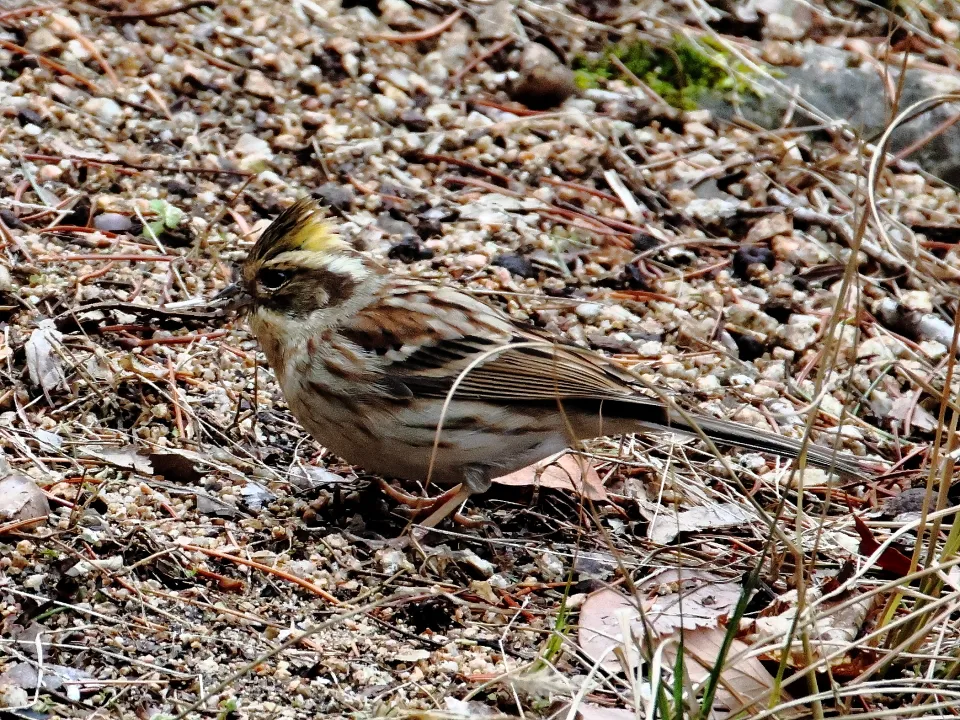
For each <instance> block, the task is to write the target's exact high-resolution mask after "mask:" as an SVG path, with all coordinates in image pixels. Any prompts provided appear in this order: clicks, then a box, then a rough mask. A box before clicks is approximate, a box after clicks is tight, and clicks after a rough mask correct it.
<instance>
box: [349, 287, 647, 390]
mask: <svg viewBox="0 0 960 720" xmlns="http://www.w3.org/2000/svg"><path fill="white" fill-rule="evenodd" d="M389 293H390V295H389V297H386V298H384V302H382V303H376V304H375V305H374V306H371V307H369V308H367V309H364V310H361V311H360V312H359V313H358V314H357V315H356V316H355V317H353V318H352V319H351V320H350V321H349V322H348V324H347V325H346V326H345V327H343V328H341V331H342V332H343V334H344V336H345V337H346V338H347V339H348V340H350V341H351V342H353V343H355V344H356V345H358V346H360V348H361V349H363V350H367V351H370V352H373V353H375V354H376V355H378V356H380V358H382V363H383V364H382V373H383V375H384V378H385V381H386V383H387V384H388V385H390V386H395V385H396V384H397V383H402V384H404V385H406V386H407V387H408V388H409V389H410V391H411V392H412V393H413V395H414V397H416V396H421V397H445V396H446V395H447V393H448V392H449V390H450V388H451V387H452V386H453V385H454V383H456V382H457V380H458V378H460V380H459V384H458V385H457V390H456V395H457V396H458V397H465V398H471V399H478V400H483V399H491V400H494V399H495V400H521V401H522V400H549V399H561V400H563V399H573V398H596V399H608V398H623V397H625V396H628V395H631V394H633V393H634V392H635V391H634V390H633V389H632V388H631V387H630V385H629V384H628V383H627V382H625V381H624V380H623V379H622V378H620V377H618V376H617V375H616V374H615V372H614V371H613V368H612V367H610V366H608V365H606V364H605V363H604V361H603V360H602V359H600V358H597V359H593V358H591V357H589V356H586V355H583V354H581V353H578V351H577V349H576V347H575V346H572V345H566V344H563V343H558V342H557V341H556V339H555V338H552V337H548V336H545V335H541V334H539V332H538V331H537V330H535V329H533V328H530V329H526V328H520V327H518V326H517V325H516V324H515V322H514V321H513V320H511V319H510V318H509V317H507V316H506V315H504V314H503V313H500V312H499V311H497V310H495V309H494V308H492V307H490V306H489V305H487V304H486V303H482V302H480V301H479V300H475V299H474V298H472V297H470V296H469V295H466V294H464V293H460V292H456V291H453V290H450V289H443V288H441V290H440V292H435V293H434V294H433V295H428V294H427V291H426V290H425V287H424V286H423V285H422V284H420V283H416V282H410V283H398V284H396V285H393V286H391V287H390V288H389ZM531 343H536V346H531ZM485 353H488V354H489V357H488V358H487V359H485V360H483V361H482V362H480V363H479V364H478V365H477V366H475V367H473V368H470V365H471V364H472V363H473V362H474V361H475V360H477V359H478V358H480V357H481V356H482V355H483V354H485ZM468 368H470V369H469V371H468ZM464 373H465V374H464ZM461 375H462V376H463V377H462V378H461Z"/></svg>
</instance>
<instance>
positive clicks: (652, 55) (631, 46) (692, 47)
mask: <svg viewBox="0 0 960 720" xmlns="http://www.w3.org/2000/svg"><path fill="white" fill-rule="evenodd" d="M613 58H616V59H617V60H619V61H620V63H622V64H623V66H624V67H626V68H627V70H629V71H630V72H629V73H627V72H624V71H623V70H622V68H621V67H619V64H618V63H617V62H615V61H614V60H613ZM573 70H574V77H575V79H576V82H577V85H579V86H580V87H581V88H582V89H586V88H595V87H602V86H603V85H604V84H605V83H606V81H607V80H610V79H611V78H621V79H623V80H625V81H626V82H628V83H629V82H631V81H632V78H631V74H632V75H634V76H636V77H637V78H639V79H640V80H642V81H643V82H644V83H646V84H647V85H649V86H650V88H651V89H652V90H653V91H654V92H656V93H657V94H658V95H659V96H660V97H662V98H663V99H664V100H666V101H667V102H668V103H670V104H671V105H673V106H674V107H676V108H680V109H682V110H693V109H695V108H696V107H697V101H698V100H699V98H700V97H701V96H702V95H703V94H704V93H705V92H707V91H712V92H719V93H721V94H724V95H726V94H735V93H744V92H750V91H751V90H750V87H749V83H747V82H745V81H744V80H741V79H739V78H738V77H737V76H736V74H734V72H733V70H736V71H737V72H739V73H745V72H748V70H747V68H746V67H744V66H743V65H742V63H739V62H737V61H736V60H735V59H734V58H732V57H731V56H730V54H729V53H727V52H726V51H725V50H724V49H723V48H722V47H720V46H719V45H717V44H716V43H714V42H712V41H711V40H709V39H704V40H700V41H699V42H696V43H695V42H692V41H690V40H687V39H686V38H682V37H676V38H674V40H673V42H672V43H671V44H670V45H669V46H666V47H660V46H656V45H653V44H651V43H649V42H646V41H643V40H634V41H630V42H626V41H624V42H621V43H618V44H616V45H611V46H609V47H607V48H606V49H604V50H603V52H602V53H601V54H600V56H599V57H597V58H587V57H585V56H580V57H577V58H575V59H574V61H573Z"/></svg>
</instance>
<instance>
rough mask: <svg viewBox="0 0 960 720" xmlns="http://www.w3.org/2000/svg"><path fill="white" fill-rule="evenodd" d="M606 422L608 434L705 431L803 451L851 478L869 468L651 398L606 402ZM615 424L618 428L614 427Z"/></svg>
mask: <svg viewBox="0 0 960 720" xmlns="http://www.w3.org/2000/svg"><path fill="white" fill-rule="evenodd" d="M601 413H602V416H603V417H604V418H605V420H604V421H603V422H604V423H605V424H606V425H607V429H605V430H604V431H603V432H604V433H605V434H612V433H620V432H631V427H632V431H636V430H637V429H638V427H637V426H638V425H639V426H640V427H641V428H647V429H650V430H655V431H659V432H664V431H667V432H671V433H676V434H682V435H687V436H694V437H701V432H702V433H703V435H706V436H707V437H708V438H710V439H711V440H712V441H713V442H715V443H716V444H717V445H722V446H727V447H738V448H743V449H744V450H753V451H756V452H765V453H771V454H773V455H780V456H782V457H788V458H799V457H800V456H801V454H803V455H804V456H805V458H806V462H807V463H808V464H810V465H813V466H816V467H820V468H823V469H824V470H829V471H831V472H835V473H838V474H840V475H844V476H847V477H851V478H863V477H864V476H866V475H867V474H868V469H867V468H866V467H864V465H862V464H861V463H860V461H859V460H858V459H857V458H856V457H854V456H853V455H850V454H849V453H843V452H838V451H834V450H833V449H832V448H829V447H824V446H822V445H815V444H814V443H813V442H803V441H801V440H797V439H796V438H791V437H786V436H784V435H777V434H776V433H772V432H766V431H764V430H759V429H757V428H755V427H750V426H749V425H742V424H740V423H736V422H731V421H730V420H719V419H716V418H708V417H704V416H702V415H694V414H692V413H686V414H682V413H680V412H677V411H676V410H672V409H670V408H669V407H667V406H666V405H664V404H663V403H661V402H659V401H656V400H648V399H641V398H637V399H631V400H627V401H615V402H614V403H610V402H609V401H606V402H604V404H603V408H602V410H601ZM611 423H612V424H613V425H615V426H616V429H613V428H611V427H610V425H611ZM598 434H600V433H598Z"/></svg>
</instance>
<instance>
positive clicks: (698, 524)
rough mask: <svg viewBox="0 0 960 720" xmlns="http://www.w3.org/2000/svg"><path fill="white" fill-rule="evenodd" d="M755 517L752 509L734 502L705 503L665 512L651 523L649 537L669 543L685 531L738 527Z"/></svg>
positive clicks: (660, 543)
mask: <svg viewBox="0 0 960 720" xmlns="http://www.w3.org/2000/svg"><path fill="white" fill-rule="evenodd" d="M755 518H756V516H755V515H754V514H753V513H752V512H751V511H750V510H748V509H747V508H745V507H743V506H741V505H734V504H733V503H723V504H720V505H704V506H701V507H695V508H693V509H692V510H684V511H683V512H681V513H677V514H674V513H671V512H664V513H661V514H660V515H657V518H656V520H655V521H654V522H652V523H650V527H649V529H648V530H647V537H648V538H650V539H651V540H653V542H655V543H657V544H658V545H667V544H669V543H671V542H673V541H674V539H676V537H677V535H679V534H680V533H683V532H696V531H698V530H708V529H719V528H728V527H738V526H740V525H743V524H744V523H748V522H750V521H752V520H754V519H755Z"/></svg>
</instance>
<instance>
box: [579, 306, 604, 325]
mask: <svg viewBox="0 0 960 720" xmlns="http://www.w3.org/2000/svg"><path fill="white" fill-rule="evenodd" d="M602 311H603V305H601V304H600V303H580V304H579V305H577V309H576V310H575V311H574V312H576V314H577V317H578V318H580V319H581V320H583V321H585V322H589V321H591V320H594V319H595V318H596V317H597V316H598V315H600V313H601V312H602Z"/></svg>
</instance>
